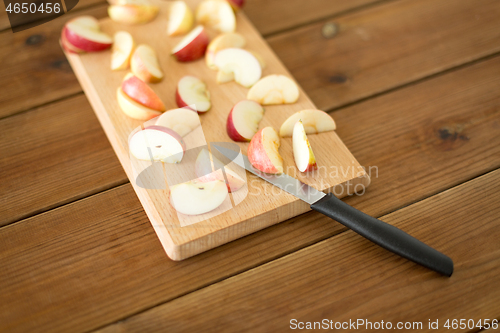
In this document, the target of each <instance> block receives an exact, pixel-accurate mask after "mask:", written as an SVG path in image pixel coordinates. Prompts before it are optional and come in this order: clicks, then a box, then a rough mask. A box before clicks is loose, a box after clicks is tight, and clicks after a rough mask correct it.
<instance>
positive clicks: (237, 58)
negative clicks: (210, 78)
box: [214, 48, 262, 88]
mask: <svg viewBox="0 0 500 333" xmlns="http://www.w3.org/2000/svg"><path fill="white" fill-rule="evenodd" d="M214 65H215V66H216V67H217V68H218V69H219V71H220V72H222V73H223V74H220V75H218V76H217V79H218V80H220V81H218V82H219V83H223V82H227V80H228V79H229V78H232V76H231V75H233V77H234V81H236V82H237V83H239V84H241V85H242V86H244V87H247V88H248V87H251V86H252V85H253V84H255V83H256V82H257V81H259V79H260V76H261V75H262V69H261V67H260V63H259V61H258V60H257V59H256V58H255V56H254V55H253V54H251V53H250V52H248V51H246V50H243V49H238V48H227V49H223V50H221V51H219V52H217V53H216V55H215V58H214ZM221 78H225V79H221Z"/></svg>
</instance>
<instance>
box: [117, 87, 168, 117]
mask: <svg viewBox="0 0 500 333" xmlns="http://www.w3.org/2000/svg"><path fill="white" fill-rule="evenodd" d="M116 98H117V100H118V105H119V106H120V109H122V111H123V113H125V114H126V115H127V116H129V117H130V118H134V119H139V120H149V119H152V118H154V117H158V116H159V115H161V114H162V112H160V111H156V110H153V109H150V108H148V107H145V106H144V105H142V104H139V103H137V102H136V101H134V100H133V99H132V98H130V97H128V95H127V94H125V93H124V92H123V90H122V88H118V89H117V91H116Z"/></svg>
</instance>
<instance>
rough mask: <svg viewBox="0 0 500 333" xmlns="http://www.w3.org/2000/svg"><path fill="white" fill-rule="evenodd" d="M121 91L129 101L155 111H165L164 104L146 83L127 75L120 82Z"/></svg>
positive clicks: (130, 74)
mask: <svg viewBox="0 0 500 333" xmlns="http://www.w3.org/2000/svg"><path fill="white" fill-rule="evenodd" d="M122 90H123V92H124V93H125V94H127V95H128V97H130V98H131V99H133V100H134V101H136V102H137V103H139V104H141V105H144V106H145V107H147V108H150V109H152V110H155V111H160V112H163V111H165V104H163V102H162V100H161V99H160V97H158V95H156V93H155V92H154V91H153V89H151V88H150V87H149V86H148V85H147V83H146V82H144V81H142V80H141V79H139V78H138V77H136V76H135V75H134V74H132V73H129V74H127V75H126V76H125V78H124V79H123V81H122Z"/></svg>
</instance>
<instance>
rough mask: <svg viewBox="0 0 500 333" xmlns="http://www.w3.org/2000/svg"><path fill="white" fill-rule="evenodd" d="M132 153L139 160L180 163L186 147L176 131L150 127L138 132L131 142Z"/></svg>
mask: <svg viewBox="0 0 500 333" xmlns="http://www.w3.org/2000/svg"><path fill="white" fill-rule="evenodd" d="M129 149H130V153H131V154H132V155H133V156H134V157H135V158H137V159H139V160H144V161H151V159H152V160H154V161H162V162H165V163H179V162H180V161H181V160H182V157H183V156H184V152H185V151H186V145H185V144H184V141H182V138H181V136H180V135H179V134H177V133H176V132H175V131H174V130H172V129H170V128H166V127H162V126H156V125H153V126H148V127H145V128H144V129H143V130H142V131H137V132H136V133H135V134H134V135H132V137H131V138H130V141H129Z"/></svg>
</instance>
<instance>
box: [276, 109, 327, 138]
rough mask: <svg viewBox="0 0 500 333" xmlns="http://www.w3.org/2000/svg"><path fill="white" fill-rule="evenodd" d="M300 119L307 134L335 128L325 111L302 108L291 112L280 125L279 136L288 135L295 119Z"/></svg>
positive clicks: (291, 131) (290, 133) (291, 132)
mask: <svg viewBox="0 0 500 333" xmlns="http://www.w3.org/2000/svg"><path fill="white" fill-rule="evenodd" d="M299 120H300V121H301V122H302V124H303V126H304V129H305V131H306V133H307V134H315V133H321V132H328V131H333V130H335V128H336V126H335V121H334V120H333V118H332V117H330V115H329V114H328V113H326V112H325V111H321V110H302V111H299V112H296V113H294V114H292V115H291V116H290V117H288V119H287V120H285V122H283V124H282V125H281V128H280V136H281V137H289V136H292V134H293V128H294V126H295V123H296V122H297V121H299Z"/></svg>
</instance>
